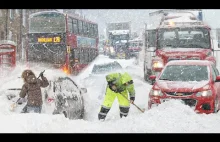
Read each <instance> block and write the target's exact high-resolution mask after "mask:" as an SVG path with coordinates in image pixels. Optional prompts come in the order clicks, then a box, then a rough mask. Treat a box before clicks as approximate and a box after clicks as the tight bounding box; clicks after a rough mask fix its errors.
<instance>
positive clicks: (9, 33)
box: [8, 31, 12, 40]
mask: <svg viewBox="0 0 220 142" xmlns="http://www.w3.org/2000/svg"><path fill="white" fill-rule="evenodd" d="M8 39H9V40H12V32H11V31H9V32H8Z"/></svg>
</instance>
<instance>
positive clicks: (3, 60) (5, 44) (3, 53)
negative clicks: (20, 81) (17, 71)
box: [0, 40, 16, 74]
mask: <svg viewBox="0 0 220 142" xmlns="http://www.w3.org/2000/svg"><path fill="white" fill-rule="evenodd" d="M15 66H16V43H15V42H13V41H10V40H0V74H2V73H3V72H8V71H10V70H12V69H14V67H15Z"/></svg>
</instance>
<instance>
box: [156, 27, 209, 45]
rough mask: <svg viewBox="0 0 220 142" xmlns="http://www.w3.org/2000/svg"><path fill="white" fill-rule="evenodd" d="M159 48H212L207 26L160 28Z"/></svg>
mask: <svg viewBox="0 0 220 142" xmlns="http://www.w3.org/2000/svg"><path fill="white" fill-rule="evenodd" d="M158 33H159V34H158V48H167V47H171V48H210V47H211V45H210V35H209V30H208V29H206V28H169V29H159V30H158Z"/></svg>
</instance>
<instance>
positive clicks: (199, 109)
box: [148, 97, 214, 114]
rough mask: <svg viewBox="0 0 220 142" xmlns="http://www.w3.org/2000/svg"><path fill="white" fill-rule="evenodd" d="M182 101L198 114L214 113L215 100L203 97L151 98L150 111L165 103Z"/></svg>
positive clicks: (149, 102)
mask: <svg viewBox="0 0 220 142" xmlns="http://www.w3.org/2000/svg"><path fill="white" fill-rule="evenodd" d="M173 99H177V100H181V101H182V102H183V103H184V104H185V105H188V106H190V107H191V108H192V109H193V110H194V111H195V112H196V113H206V114H209V113H213V111H214V98H213V97H209V98H202V97H198V98H196V97H189V98H186V97H185V98H176V97H175V98H153V97H152V98H150V100H149V101H148V109H151V108H153V107H155V106H158V105H159V104H161V103H163V102H167V101H169V100H173Z"/></svg>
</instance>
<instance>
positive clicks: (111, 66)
mask: <svg viewBox="0 0 220 142" xmlns="http://www.w3.org/2000/svg"><path fill="white" fill-rule="evenodd" d="M118 69H122V67H121V65H120V64H119V63H108V64H103V65H94V67H93V69H92V73H93V74H101V73H106V72H111V71H114V70H118Z"/></svg>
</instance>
